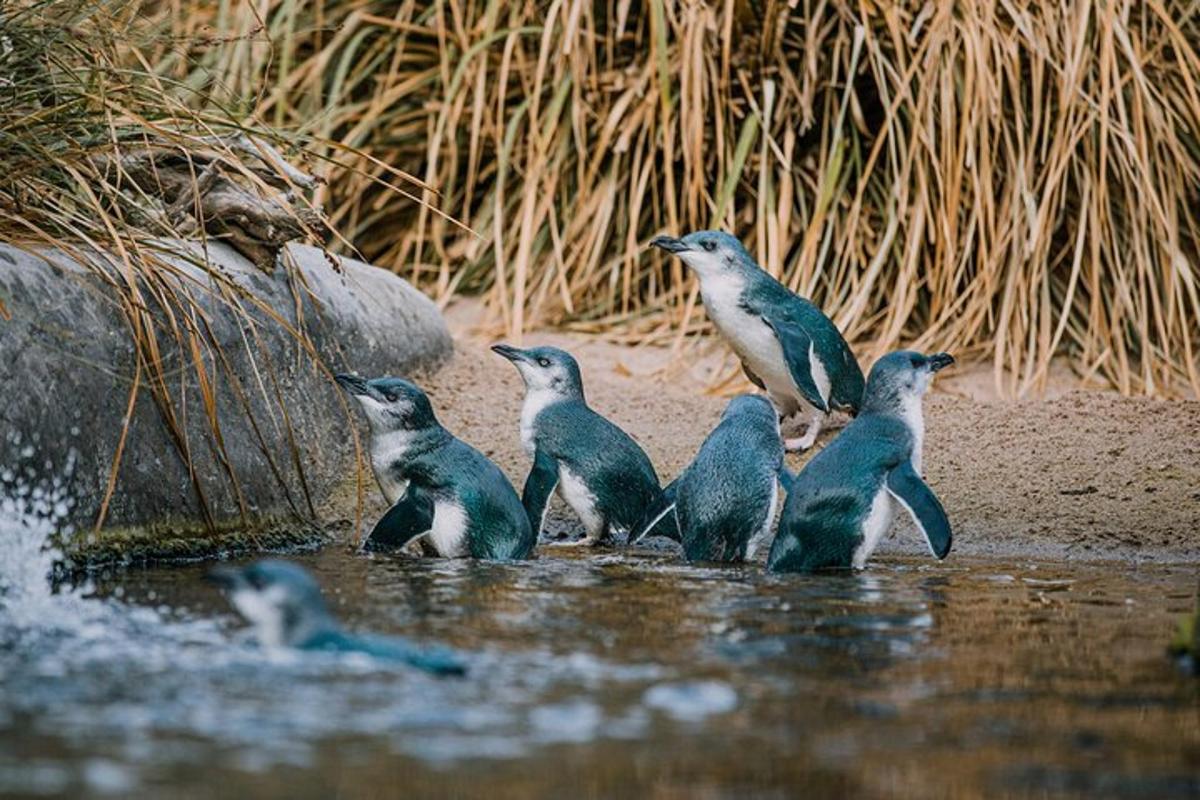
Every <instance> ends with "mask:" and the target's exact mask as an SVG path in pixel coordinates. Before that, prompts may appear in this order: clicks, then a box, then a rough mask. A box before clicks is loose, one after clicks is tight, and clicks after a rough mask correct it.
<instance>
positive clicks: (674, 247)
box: [650, 236, 692, 253]
mask: <svg viewBox="0 0 1200 800" xmlns="http://www.w3.org/2000/svg"><path fill="white" fill-rule="evenodd" d="M650 246H651V247H657V248H658V249H659V250H666V251H667V252H668V253H686V252H687V251H688V250H691V249H692V248H690V247H688V245H687V243H686V242H684V241H683V240H682V239H676V238H675V237H674V236H655V237H654V238H653V239H651V240H650Z"/></svg>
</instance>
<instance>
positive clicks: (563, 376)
mask: <svg viewBox="0 0 1200 800" xmlns="http://www.w3.org/2000/svg"><path fill="white" fill-rule="evenodd" d="M492 351H493V352H495V353H498V354H499V355H502V356H504V357H505V358H507V359H508V360H509V361H511V362H512V363H513V364H514V365H515V366H516V368H517V371H518V372H520V373H521V379H522V380H523V381H525V389H526V391H527V392H530V393H533V392H542V391H549V392H551V393H552V394H555V395H559V396H562V397H580V398H582V397H583V378H582V376H581V375H580V374H579V364H577V363H576V362H575V358H574V357H573V356H572V355H571V354H570V353H568V352H567V351H566V350H559V349H558V348H557V347H531V348H529V349H528V350H521V349H519V348H516V347H510V346H509V345H506V344H496V345H492Z"/></svg>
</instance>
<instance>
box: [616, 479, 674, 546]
mask: <svg viewBox="0 0 1200 800" xmlns="http://www.w3.org/2000/svg"><path fill="white" fill-rule="evenodd" d="M682 477H683V476H682V475H681V476H680V478H682ZM680 478H676V479H675V480H673V481H671V482H670V483H669V484H667V488H665V489H663V490H662V493H661V494H659V496H658V499H656V500H655V501H654V502H653V503H651V504H650V505H649V506H647V508H646V511H645V513H643V514H642V518H641V519H640V520H638V524H637V525H634V526H633V529H632V530H631V531H630V532H629V539H628V540H627V541H626V542H625V543H626V544H627V545H633V544H637V543H638V542H640V541H641V540H642V539H645V538H646V537H647V536H665V537H667V538H668V539H673V540H675V541H677V542H678V541H680V539H681V537H680V535H679V521H678V520H677V519H676V518H675V513H674V512H675V497H676V495H677V494H678V493H679V480H680Z"/></svg>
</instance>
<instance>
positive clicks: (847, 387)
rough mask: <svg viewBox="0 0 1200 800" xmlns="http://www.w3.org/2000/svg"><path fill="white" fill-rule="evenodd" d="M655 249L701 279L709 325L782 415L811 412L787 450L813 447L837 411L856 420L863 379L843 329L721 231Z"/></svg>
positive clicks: (657, 243)
mask: <svg viewBox="0 0 1200 800" xmlns="http://www.w3.org/2000/svg"><path fill="white" fill-rule="evenodd" d="M650 244H651V245H653V246H654V247H657V248H659V249H661V250H665V251H666V252H668V253H671V254H673V255H676V256H678V257H679V258H680V260H682V261H683V263H684V264H686V265H687V266H688V267H689V268H690V269H691V270H692V271H693V272H695V273H696V277H697V278H698V279H699V280H700V297H701V299H702V300H703V301H704V308H705V309H706V310H707V311H708V316H709V318H711V319H712V321H713V324H715V325H716V326H717V330H719V331H720V332H721V335H722V336H724V337H725V339H726V340H727V341H728V342H729V344H730V346H731V347H732V348H733V351H734V352H735V353H737V355H738V357H739V358H740V359H741V360H742V368H743V369H744V370H745V372H746V377H748V378H749V379H750V380H751V381H753V382H754V383H755V384H757V385H758V386H759V388H761V389H764V390H766V392H767V394H768V395H770V397H771V402H773V403H774V404H775V407H776V408H777V409H778V410H779V413H780V414H781V415H783V416H784V417H790V416H792V415H793V414H796V413H798V412H799V411H801V410H802V409H804V408H806V407H807V408H811V409H813V417H812V420H811V421H810V423H809V426H808V429H807V430H806V431H805V433H804V435H803V436H801V437H798V438H794V439H788V440H787V441H786V442H785V445H786V447H787V449H788V450H805V449H807V448H809V447H812V445H813V443H814V442H815V441H816V440H817V434H819V433H820V432H821V426H822V424H823V423H824V421H825V418H826V416H827V415H828V414H829V412H830V411H831V410H835V409H836V410H843V411H847V412H849V413H850V414H857V413H858V409H859V405H860V404H861V402H862V394H863V374H862V370H861V369H860V368H859V366H858V362H857V361H856V360H855V359H854V354H853V353H852V352H850V347H849V345H847V344H846V340H845V339H843V338H842V334H841V333H840V332H839V331H838V329H837V326H836V325H834V324H833V321H832V320H830V319H829V317H827V316H825V315H824V314H823V313H822V312H821V309H819V308H817V307H816V306H815V305H813V304H812V303H810V302H809V301H808V300H805V299H804V298H803V297H800V296H799V295H797V294H795V293H794V292H792V291H791V290H789V289H788V288H787V287H785V286H784V285H783V284H781V283H780V282H779V281H777V280H775V279H774V278H772V277H771V276H770V275H768V274H767V273H766V272H765V271H764V270H763V269H762V268H761V267H759V266H758V264H756V263H755V262H754V259H753V258H752V257H751V256H750V254H749V253H748V252H746V248H744V247H743V246H742V243H741V242H739V241H738V240H737V239H735V238H734V237H733V236H730V235H729V234H728V233H723V232H721V231H699V232H697V233H689V234H688V235H687V236H685V237H683V238H682V239H676V238H673V237H671V236H658V237H655V238H654V239H653V240H652V241H651V242H650Z"/></svg>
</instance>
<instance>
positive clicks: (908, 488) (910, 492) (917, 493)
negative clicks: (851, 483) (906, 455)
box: [887, 459, 953, 559]
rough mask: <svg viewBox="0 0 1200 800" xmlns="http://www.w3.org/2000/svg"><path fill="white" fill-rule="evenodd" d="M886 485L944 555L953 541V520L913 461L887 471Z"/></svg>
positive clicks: (933, 549)
mask: <svg viewBox="0 0 1200 800" xmlns="http://www.w3.org/2000/svg"><path fill="white" fill-rule="evenodd" d="M887 488H888V491H889V492H891V494H892V497H894V498H896V500H898V501H899V502H900V504H901V505H902V506H904V508H905V510H907V511H908V513H909V515H910V516H912V518H913V522H915V523H917V527H918V528H920V529H921V533H923V534H924V535H925V540H926V541H927V542H929V549H930V551H931V552H932V553H933V555H934V556H936V557H937V558H938V559H943V558H945V557H946V556H947V555H948V554H949V553H950V545H951V543H952V541H953V535H952V534H951V532H950V520H948V519H947V518H946V512H945V510H943V509H942V504H941V503H940V502H938V499H937V495H935V494H934V493H933V490H932V489H930V488H929V487H928V486H927V485H926V484H925V481H923V480H921V476H920V475H918V474H917V471H916V470H915V469H913V465H912V462H911V461H909V460H907V459H905V460H904V461H903V462H901V463H900V464H898V465H897V466H895V467H893V468H892V470H891V471H890V472H888V475H887Z"/></svg>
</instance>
